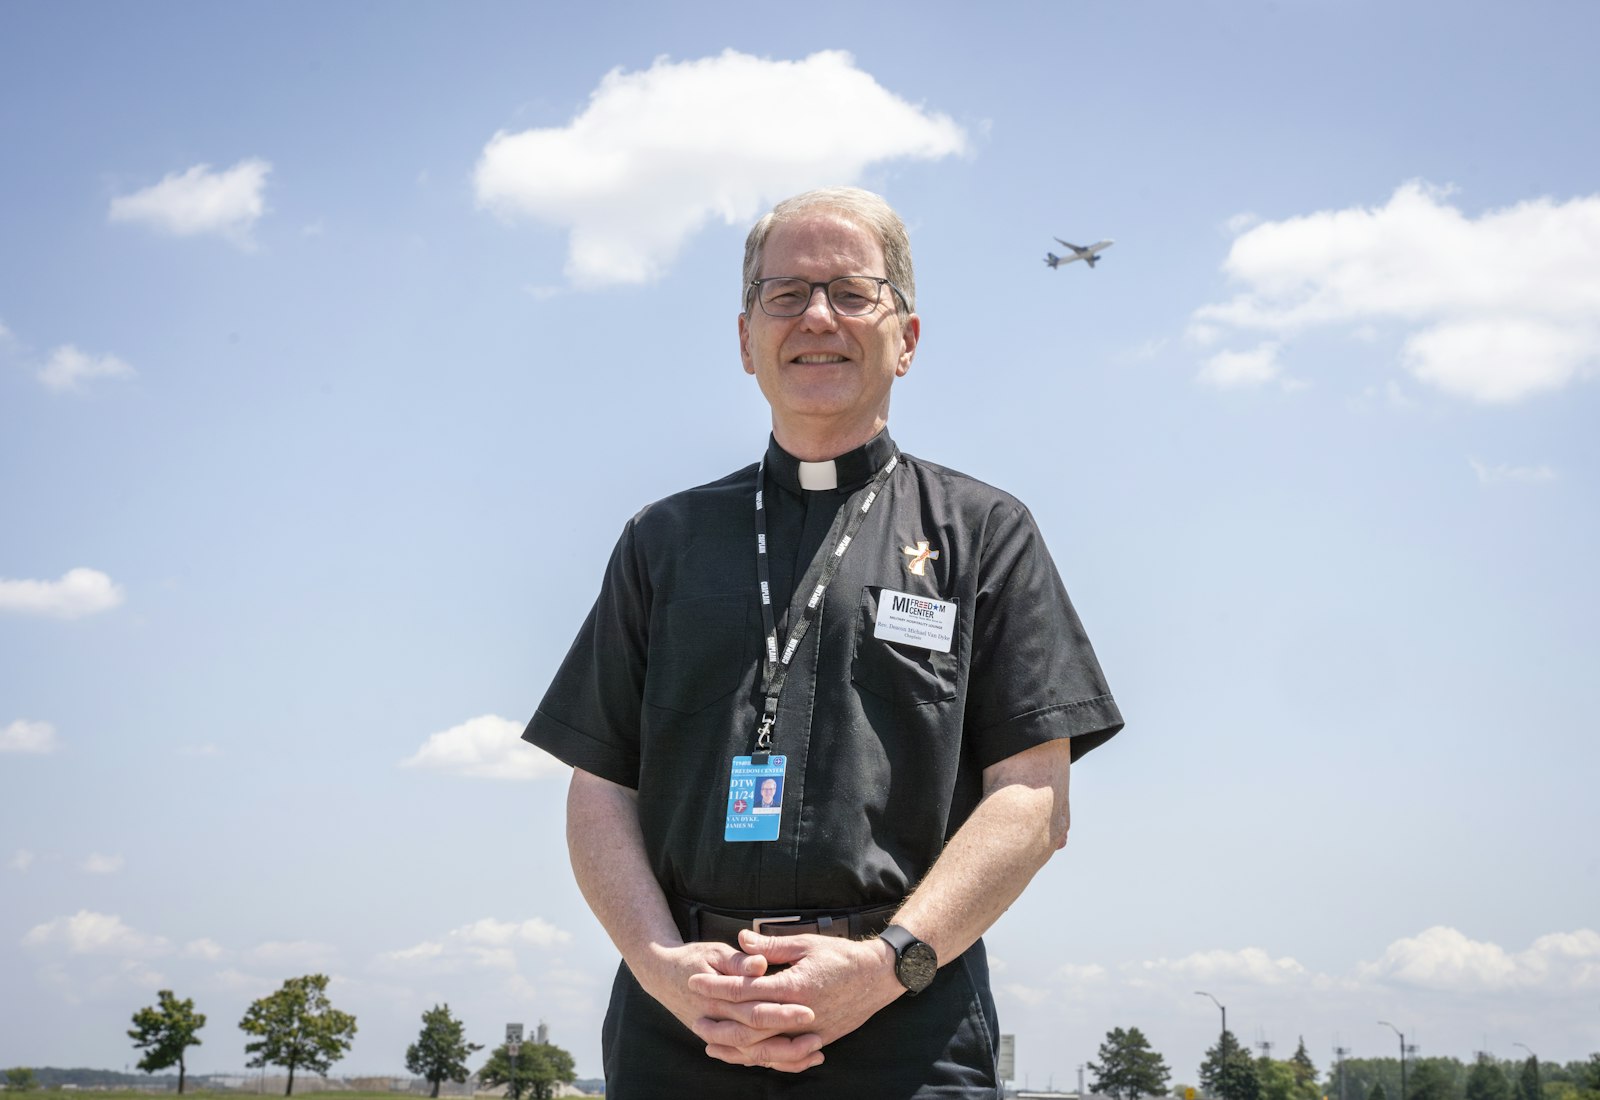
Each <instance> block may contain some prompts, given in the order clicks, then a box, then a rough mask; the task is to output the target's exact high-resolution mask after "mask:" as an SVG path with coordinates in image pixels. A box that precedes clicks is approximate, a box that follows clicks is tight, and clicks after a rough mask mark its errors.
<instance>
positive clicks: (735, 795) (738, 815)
mask: <svg viewBox="0 0 1600 1100" xmlns="http://www.w3.org/2000/svg"><path fill="white" fill-rule="evenodd" d="M753 759H754V758H752V757H749V756H735V757H734V758H733V772H732V774H731V775H730V776H729V777H728V825H727V828H726V829H724V830H723V832H722V839H723V840H735V841H737V840H777V839H778V824H779V822H780V821H782V819H783V770H784V766H785V765H786V764H787V763H788V762H789V758H788V757H786V756H768V757H766V763H764V764H757V763H753Z"/></svg>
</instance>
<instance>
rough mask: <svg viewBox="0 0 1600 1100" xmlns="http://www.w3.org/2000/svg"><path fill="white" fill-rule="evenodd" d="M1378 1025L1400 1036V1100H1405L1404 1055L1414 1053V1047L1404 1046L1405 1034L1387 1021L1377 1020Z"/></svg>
mask: <svg viewBox="0 0 1600 1100" xmlns="http://www.w3.org/2000/svg"><path fill="white" fill-rule="evenodd" d="M1378 1023H1380V1024H1382V1025H1383V1026H1384V1027H1386V1028H1388V1029H1389V1030H1390V1031H1392V1032H1394V1033H1395V1034H1396V1035H1398V1036H1400V1100H1406V1054H1407V1053H1414V1052H1415V1051H1416V1049H1417V1048H1416V1047H1415V1046H1409V1047H1408V1046H1406V1036H1405V1032H1403V1031H1401V1030H1400V1029H1399V1028H1397V1027H1395V1026H1394V1025H1393V1024H1391V1023H1390V1022H1389V1021H1388V1020H1379V1021H1378Z"/></svg>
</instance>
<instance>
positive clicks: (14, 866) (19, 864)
mask: <svg viewBox="0 0 1600 1100" xmlns="http://www.w3.org/2000/svg"><path fill="white" fill-rule="evenodd" d="M35 858H36V857H35V856H34V854H33V853H32V852H30V851H28V849H26V848H18V849H17V850H16V851H15V852H13V853H12V855H11V858H10V859H9V860H8V861H7V862H6V866H7V867H9V868H10V869H11V870H13V871H26V870H27V869H28V868H29V867H32V866H33V861H34V859H35Z"/></svg>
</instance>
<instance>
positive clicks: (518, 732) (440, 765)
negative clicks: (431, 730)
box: [400, 714, 567, 779]
mask: <svg viewBox="0 0 1600 1100" xmlns="http://www.w3.org/2000/svg"><path fill="white" fill-rule="evenodd" d="M400 766H401V767H403V768H428V769H430V770H432V771H441V772H448V773H450V774H452V775H464V776H467V777H469V778H472V779H540V778H543V777H544V776H547V775H560V774H564V773H565V772H566V770H567V766H566V765H565V764H563V763H561V761H559V760H557V759H556V758H555V757H553V756H551V755H550V754H549V753H547V752H545V751H544V750H543V749H541V748H537V747H535V746H533V745H530V744H528V743H527V742H525V741H523V740H522V726H520V725H518V724H517V723H515V722H512V721H510V720H508V719H505V718H501V717H500V716H499V715H495V714H484V715H480V716H479V717H477V718H471V719H468V720H467V721H465V722H463V723H461V724H460V725H459V726H452V727H451V728H449V729H447V730H444V731H443V732H442V733H435V734H433V735H431V736H430V737H429V738H428V740H427V741H425V742H424V743H423V745H422V747H421V748H420V749H418V750H417V751H416V752H415V753H413V754H412V755H411V756H408V757H406V759H404V760H402V761H400Z"/></svg>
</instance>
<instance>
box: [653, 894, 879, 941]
mask: <svg viewBox="0 0 1600 1100" xmlns="http://www.w3.org/2000/svg"><path fill="white" fill-rule="evenodd" d="M669 900H670V903H671V907H672V915H673V917H674V918H676V919H677V922H678V929H679V931H681V932H682V933H683V935H684V938H685V939H686V940H689V941H695V940H713V941H716V942H718V943H726V944H731V945H732V946H734V947H738V946H739V933H740V931H741V930H743V929H746V928H748V929H750V930H751V931H752V932H755V933H757V934H758V935H763V936H800V935H805V934H807V933H810V934H812V935H819V936H839V937H842V938H845V939H852V940H860V939H867V938H869V937H872V936H876V935H877V934H878V933H879V932H882V931H883V930H884V929H885V928H887V927H888V926H889V921H890V920H891V919H892V918H893V917H894V914H895V910H897V909H899V908H900V905H899V903H898V902H896V903H895V904H893V905H874V906H869V907H866V908H856V909H789V910H780V909H772V910H762V909H713V908H711V907H710V906H707V905H701V904H700V903H699V902H695V901H689V900H687V899H685V898H678V897H674V898H671V899H669Z"/></svg>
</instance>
